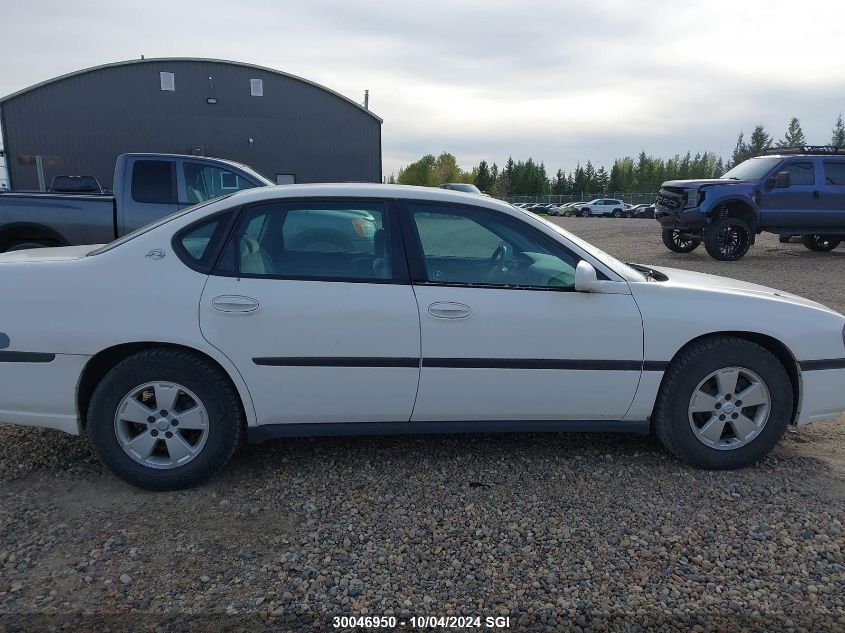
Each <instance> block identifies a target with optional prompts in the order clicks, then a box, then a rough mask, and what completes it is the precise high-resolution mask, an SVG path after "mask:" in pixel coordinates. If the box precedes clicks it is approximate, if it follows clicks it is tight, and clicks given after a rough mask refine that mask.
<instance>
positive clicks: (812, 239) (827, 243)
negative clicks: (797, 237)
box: [801, 235, 842, 252]
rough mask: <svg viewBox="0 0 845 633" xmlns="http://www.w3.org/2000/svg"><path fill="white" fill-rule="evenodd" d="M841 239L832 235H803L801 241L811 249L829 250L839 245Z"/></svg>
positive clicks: (818, 250)
mask: <svg viewBox="0 0 845 633" xmlns="http://www.w3.org/2000/svg"><path fill="white" fill-rule="evenodd" d="M841 241H842V240H841V239H838V238H835V237H833V236H831V235H802V236H801V243H802V244H804V246H806V247H807V248H809V249H810V250H811V251H817V252H827V251H832V250H833V249H834V248H836V247H837V246H839V243H840V242H841Z"/></svg>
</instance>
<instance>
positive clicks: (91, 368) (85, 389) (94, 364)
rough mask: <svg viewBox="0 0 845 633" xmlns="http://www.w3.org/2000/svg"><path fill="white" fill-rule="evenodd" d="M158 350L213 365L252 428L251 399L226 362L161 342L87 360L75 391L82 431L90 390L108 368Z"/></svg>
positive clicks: (110, 350)
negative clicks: (180, 353)
mask: <svg viewBox="0 0 845 633" xmlns="http://www.w3.org/2000/svg"><path fill="white" fill-rule="evenodd" d="M162 348H164V349H174V350H180V351H185V352H189V353H191V354H195V355H197V356H200V357H202V358H203V359H205V360H207V361H209V362H211V363H213V364H214V366H215V367H217V368H218V369H219V370H220V371H221V372H223V375H224V376H226V377H227V378H228V380H229V381H230V382H231V383H232V386H233V387H234V388H235V391H236V392H237V394H238V399H239V402H240V406H241V411H242V412H243V414H244V419H245V420H246V424H247V426H255V424H256V415H255V408H254V406H253V403H252V396H251V395H250V393H249V390H248V388H247V386H246V383H245V382H244V380H243V378H242V377H241V375H240V373H239V372H238V370H237V368H236V367H234V365H232V364H231V363H230V362H229V361H228V359H225V358H222V359H221V358H220V357H219V356H217V357H215V356H212V355H211V354H209V353H208V352H207V351H203V350H199V349H196V348H194V347H189V346H187V345H180V344H177V343H167V342H161V341H140V342H132V343H121V344H118V345H113V346H111V347H107V348H106V349H103V350H101V351H99V352H97V353H96V354H95V355H94V356H92V357H91V358H90V359H88V362H87V363H86V364H85V368H84V369H83V370H82V373H81V374H80V376H79V382H78V384H77V388H76V410H77V415H78V416H79V427H80V429H81V430H84V429H85V426H86V424H87V417H88V406H89V404H90V403H91V396H92V395H93V394H94V390H95V389H96V388H97V385H98V384H99V383H100V381H101V380H102V379H103V378H104V377H105V375H106V374H107V373H108V372H109V371H110V370H111V369H112V368H114V367H115V366H116V365H118V364H119V363H121V362H123V361H124V360H126V359H127V358H129V357H130V356H133V355H135V354H137V353H138V352H143V351H146V350H150V349H162Z"/></svg>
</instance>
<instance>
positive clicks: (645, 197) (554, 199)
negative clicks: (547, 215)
mask: <svg viewBox="0 0 845 633" xmlns="http://www.w3.org/2000/svg"><path fill="white" fill-rule="evenodd" d="M656 196H657V192H656V191H651V192H648V193H641V192H636V191H632V192H627V193H624V192H619V191H615V192H613V193H610V192H607V193H589V192H581V193H573V194H564V195H548V196H510V197H509V198H505V202H510V203H511V204H516V203H518V202H528V203H532V202H536V203H541V204H566V203H567V202H589V201H590V200H595V199H596V198H615V199H617V200H622V201H623V202H627V203H628V204H631V205H634V204H654V199H655V197H656Z"/></svg>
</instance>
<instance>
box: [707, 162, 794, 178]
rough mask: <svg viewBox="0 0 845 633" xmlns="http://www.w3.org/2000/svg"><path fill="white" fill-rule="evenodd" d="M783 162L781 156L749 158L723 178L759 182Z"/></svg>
mask: <svg viewBox="0 0 845 633" xmlns="http://www.w3.org/2000/svg"><path fill="white" fill-rule="evenodd" d="M781 160H783V159H782V158H780V157H779V156H760V157H758V158H749V159H748V160H745V161H743V162H741V163H740V164H739V165H737V166H736V167H734V168H733V169H731V170H730V171H728V172H727V173H726V174H725V175H724V176H722V178H724V179H727V180H759V179H760V178H762V177H763V176H765V175H766V174H768V173H769V171H770V170H771V169H772V167H774V166H775V165H777V164H778V163H779V162H780V161H781Z"/></svg>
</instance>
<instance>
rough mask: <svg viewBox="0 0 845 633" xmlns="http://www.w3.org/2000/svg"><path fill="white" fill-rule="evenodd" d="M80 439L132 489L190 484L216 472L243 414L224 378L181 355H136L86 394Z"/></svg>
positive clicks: (239, 432) (229, 452)
mask: <svg viewBox="0 0 845 633" xmlns="http://www.w3.org/2000/svg"><path fill="white" fill-rule="evenodd" d="M87 419H88V426H87V429H86V430H87V433H88V439H89V440H90V442H91V445H92V446H93V448H94V451H95V452H96V453H97V455H98V457H99V458H100V460H101V461H102V462H103V463H104V464H105V465H106V466H107V467H108V468H109V469H111V470H112V471H113V472H114V473H115V474H116V475H117V476H118V477H120V478H121V479H123V480H124V481H127V482H129V483H131V484H133V485H135V486H138V487H140V488H147V489H150V490H175V489H179V488H187V487H190V486H194V485H196V484H198V483H200V482H202V481H203V480H205V479H206V478H207V477H209V476H210V475H211V474H213V473H214V472H216V471H217V470H218V469H220V468H221V467H222V466H223V465H224V464H225V463H226V462H227V461H228V460H229V458H230V457H231V456H232V454H233V453H234V451H235V449H236V448H237V447H238V445H239V444H240V441H241V436H242V432H243V431H242V429H243V413H242V411H241V406H240V400H239V399H238V395H237V392H236V391H235V389H234V387H233V386H232V384H231V383H230V382H229V380H228V378H227V377H226V376H225V375H224V374H223V373H222V372H221V371H220V370H219V369H218V368H217V367H215V366H214V365H213V364H212V363H211V362H209V361H208V360H206V359H204V358H202V357H200V356H197V355H195V354H191V353H189V352H185V351H181V350H171V349H154V350H148V351H145V352H140V353H138V354H135V355H134V356H131V357H130V358H128V359H126V360H125V361H123V362H122V363H120V364H118V365H117V366H116V367H114V368H113V369H112V370H111V371H110V372H109V373H108V374H106V376H105V377H104V378H103V380H102V381H101V382H100V384H99V385H98V386H97V388H96V390H95V391H94V394H93V396H92V397H91V404H90V406H89V408H88V415H87Z"/></svg>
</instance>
